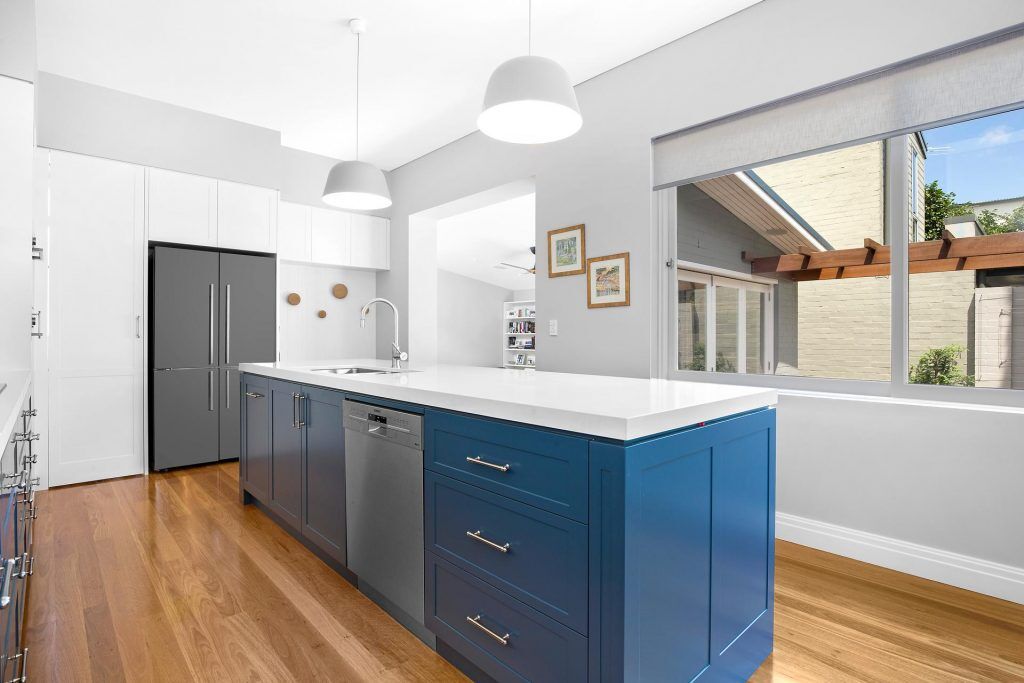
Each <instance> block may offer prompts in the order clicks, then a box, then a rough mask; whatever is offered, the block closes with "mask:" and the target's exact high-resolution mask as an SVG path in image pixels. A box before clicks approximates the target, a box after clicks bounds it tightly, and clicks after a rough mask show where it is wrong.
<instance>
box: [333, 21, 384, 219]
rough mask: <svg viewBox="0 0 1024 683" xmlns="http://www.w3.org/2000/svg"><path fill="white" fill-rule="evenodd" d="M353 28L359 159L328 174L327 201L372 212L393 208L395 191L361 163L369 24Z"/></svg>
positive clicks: (359, 23) (373, 169)
mask: <svg viewBox="0 0 1024 683" xmlns="http://www.w3.org/2000/svg"><path fill="white" fill-rule="evenodd" d="M348 25H349V28H350V29H351V30H352V33H354V34H355V36H356V158H355V160H354V161H340V162H338V163H336V164H335V165H334V166H333V167H332V168H331V171H330V173H328V174H327V182H326V183H325V184H324V192H323V201H324V203H325V204H330V205H331V206H336V207H338V208H339V209H352V210H354V211H371V210H373V209H386V208H387V207H389V206H391V190H390V189H388V180H387V178H385V177H384V172H383V171H382V170H380V169H379V168H377V167H376V166H374V165H373V164H368V163H366V162H365V161H359V48H360V43H359V36H360V35H362V34H363V33H365V32H366V22H365V21H363V20H362V19H353V20H352V21H350V22H348Z"/></svg>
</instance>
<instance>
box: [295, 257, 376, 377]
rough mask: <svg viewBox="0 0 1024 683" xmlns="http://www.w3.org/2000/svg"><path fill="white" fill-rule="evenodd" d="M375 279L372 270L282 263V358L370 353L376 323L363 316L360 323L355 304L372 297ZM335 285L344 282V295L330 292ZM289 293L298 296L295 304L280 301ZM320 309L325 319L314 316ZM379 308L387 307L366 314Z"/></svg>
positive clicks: (368, 355)
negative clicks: (345, 287) (300, 299)
mask: <svg viewBox="0 0 1024 683" xmlns="http://www.w3.org/2000/svg"><path fill="white" fill-rule="evenodd" d="M376 279H377V278H376V274H375V273H374V272H372V271H365V270H349V269H346V268H331V267H328V266H311V265H305V264H300V263H284V262H282V263H281V264H280V266H279V269H278V281H277V288H278V320H277V322H278V325H279V326H280V352H281V360H282V361H284V362H290V363H301V362H304V361H310V362H316V361H323V360H337V359H339V358H373V357H374V356H375V355H376V353H375V351H374V347H375V344H376V339H377V332H376V325H374V324H373V323H372V321H368V322H367V324H366V327H359V309H360V308H362V306H363V304H365V303H366V302H367V301H369V300H370V299H372V298H374V297H375V296H377V294H376V292H377V285H376ZM336 284H343V285H345V286H347V287H348V296H346V297H345V298H344V299H337V298H335V297H334V294H332V293H331V288H332V287H333V286H334V285H336ZM290 292H296V293H298V294H299V296H301V297H302V301H301V303H299V305H298V306H292V305H290V304H289V303H288V302H287V301H285V297H287V296H288V294H289V293H290ZM320 310H324V311H327V317H326V318H318V317H317V316H316V313H317V311H320ZM382 313H390V309H382V308H379V307H375V310H374V311H373V312H372V313H371V314H370V315H371V316H376V315H380V314H382Z"/></svg>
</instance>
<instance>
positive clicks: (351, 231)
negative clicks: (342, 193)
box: [277, 202, 391, 270]
mask: <svg viewBox="0 0 1024 683" xmlns="http://www.w3.org/2000/svg"><path fill="white" fill-rule="evenodd" d="M279 206H280V208H279V212H278V238H277V241H278V245H279V247H280V248H279V250H278V256H279V257H280V258H281V259H282V260H285V261H294V262H297V263H312V264H317V265H327V266H341V267H344V268H363V269H366V270H387V269H388V268H389V267H390V260H391V258H390V246H389V245H390V241H391V240H390V229H391V221H389V220H388V219H387V218H380V217H378V216H367V215H364V214H358V213H347V212H345V211H334V210H331V209H321V208H317V207H312V206H306V205H305V204H293V203H291V202H281V203H280V205H279Z"/></svg>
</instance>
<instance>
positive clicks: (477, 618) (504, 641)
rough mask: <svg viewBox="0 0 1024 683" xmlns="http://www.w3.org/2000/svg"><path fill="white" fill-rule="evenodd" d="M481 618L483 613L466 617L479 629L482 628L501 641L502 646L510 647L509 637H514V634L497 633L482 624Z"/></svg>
mask: <svg viewBox="0 0 1024 683" xmlns="http://www.w3.org/2000/svg"><path fill="white" fill-rule="evenodd" d="M480 619H481V615H479V614H478V615H476V616H475V617H466V621H468V622H469V623H471V624H473V626H476V627H477V628H478V629H480V630H481V631H483V632H484V633H486V634H487V635H489V636H490V637H491V638H494V639H495V640H496V641H498V642H499V643H501V645H502V647H508V639H509V638H511V637H512V634H511V633H506V634H505V635H503V636H499V635H498V634H497V633H495V632H494V631H492V630H491V629H489V628H487V627H486V626H484V625H483V624H481V623H480Z"/></svg>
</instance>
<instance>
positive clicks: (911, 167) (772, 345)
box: [666, 109, 1024, 405]
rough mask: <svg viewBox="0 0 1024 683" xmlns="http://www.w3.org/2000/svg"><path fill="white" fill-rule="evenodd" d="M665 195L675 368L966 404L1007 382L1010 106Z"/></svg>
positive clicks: (1023, 333) (1013, 132)
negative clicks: (671, 243)
mask: <svg viewBox="0 0 1024 683" xmlns="http://www.w3.org/2000/svg"><path fill="white" fill-rule="evenodd" d="M671 192H672V193H673V195H674V203H673V204H672V206H673V207H674V209H675V211H674V212H673V213H671V214H666V215H674V217H675V226H674V227H675V230H674V233H675V234H674V237H675V255H676V260H677V264H678V265H677V272H676V278H675V282H674V283H673V285H674V288H675V292H674V295H675V300H676V302H677V305H676V306H675V307H674V309H673V310H671V311H670V313H669V314H670V315H672V316H674V317H675V320H674V323H675V325H674V333H673V339H672V345H673V346H672V351H673V353H674V354H675V358H674V368H675V370H676V371H677V372H679V373H682V375H683V376H690V377H693V376H694V375H693V374H692V373H694V372H700V373H716V375H717V376H720V377H722V378H723V379H725V378H726V376H727V375H735V374H746V375H753V374H765V375H774V376H775V377H781V376H786V377H794V378H812V379H795V380H789V379H786V380H778V379H773V380H764V379H758V380H753V379H751V380H750V381H752V382H754V383H760V384H776V385H778V386H787V387H802V386H806V387H807V388H809V389H814V388H826V389H828V390H842V389H841V387H842V386H847V387H849V390H851V391H865V392H867V393H878V394H884V393H893V394H897V395H906V396H926V397H957V396H960V397H963V398H964V400H972V401H974V400H979V401H984V400H996V401H998V399H995V398H994V397H995V396H996V395H1000V392H988V393H986V392H983V391H980V390H982V389H984V390H988V389H1024V109H1019V110H1013V111H1008V112H1004V113H999V114H995V115H991V116H986V117H979V118H975V119H971V120H967V121H962V122H957V123H953V124H950V125H945V126H941V127H932V128H930V129H923V130H920V131H917V132H912V133H909V134H901V135H898V136H894V137H890V138H886V139H882V138H880V139H878V140H875V141H870V142H862V143H858V144H852V145H849V146H846V147H840V148H834V149H829V150H828V151H824V152H819V153H811V154H808V155H805V156H800V157H796V158H790V159H786V160H783V161H779V162H775V163H766V164H761V165H758V166H754V167H752V168H748V169H744V170H741V171H736V172H730V173H725V174H722V175H719V176H716V177H710V178H702V179H700V180H697V181H695V182H692V183H688V184H683V185H680V186H678V187H675V188H672V190H671ZM896 255H900V256H901V258H900V259H896V258H895V256H896ZM894 276H899V277H898V278H895V279H894ZM670 367H672V366H670ZM833 380H856V381H858V382H859V384H857V385H853V384H848V383H847V384H842V383H840V384H835V383H834V382H833ZM732 381H741V382H742V381H744V380H743V379H737V380H732ZM822 381H827V383H822ZM921 385H928V386H929V387H957V388H958V389H947V388H941V389H939V388H935V389H932V388H929V389H924V388H923V387H921ZM893 387H901V388H899V389H895V388H893ZM922 391H923V392H924V393H922ZM928 392H933V393H928ZM949 392H953V393H949ZM976 396H980V398H977V399H976V398H973V397H976ZM1015 401H1016V399H1013V400H1011V403H1013V404H1014V405H1017V403H1019V402H1024V401H1019V402H1015Z"/></svg>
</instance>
